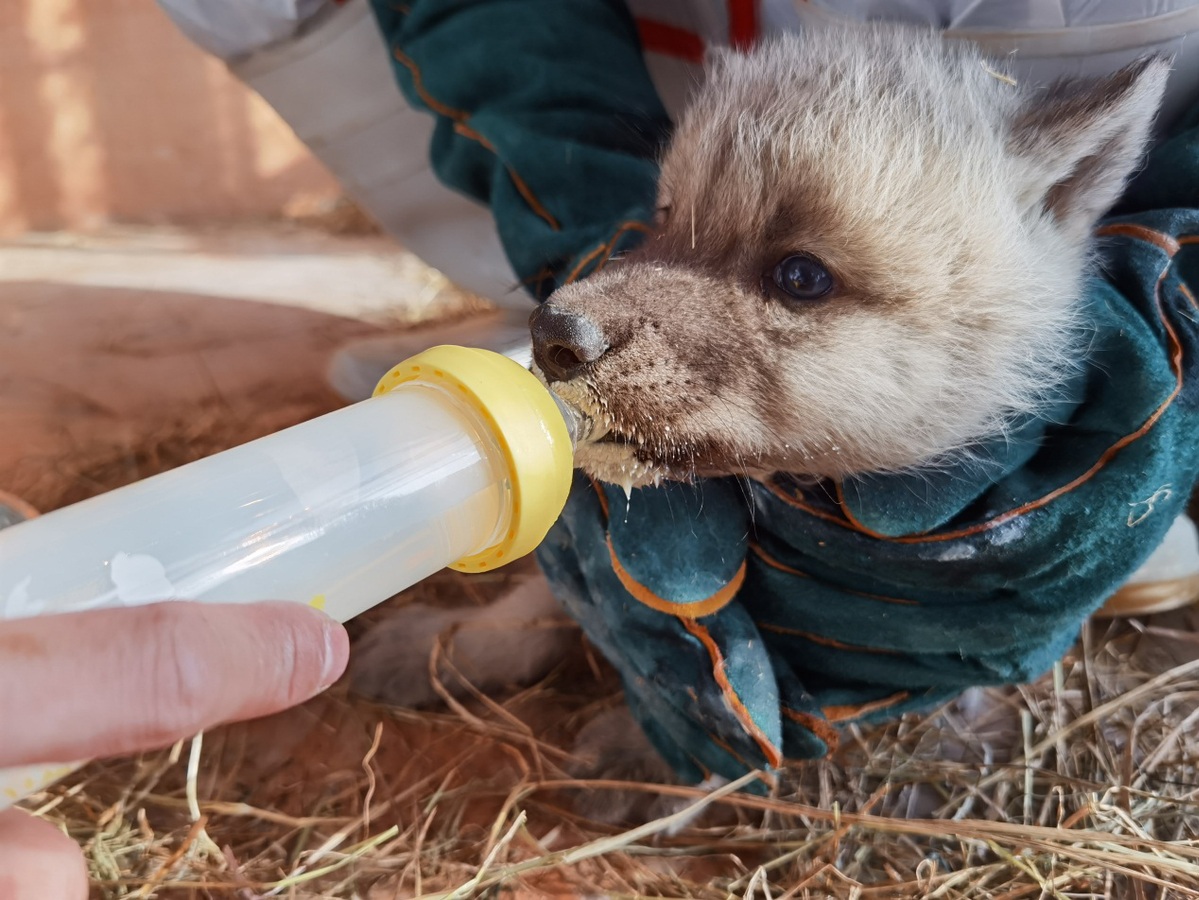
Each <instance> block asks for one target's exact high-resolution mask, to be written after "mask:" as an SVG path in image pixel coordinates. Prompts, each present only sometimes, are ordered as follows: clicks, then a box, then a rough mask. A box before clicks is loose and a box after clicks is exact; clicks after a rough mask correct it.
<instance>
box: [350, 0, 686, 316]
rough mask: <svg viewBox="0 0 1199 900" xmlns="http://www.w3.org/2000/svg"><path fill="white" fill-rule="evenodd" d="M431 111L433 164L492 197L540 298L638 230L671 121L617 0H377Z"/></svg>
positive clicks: (522, 271) (411, 95) (399, 59)
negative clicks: (406, 0) (396, 0)
mask: <svg viewBox="0 0 1199 900" xmlns="http://www.w3.org/2000/svg"><path fill="white" fill-rule="evenodd" d="M372 5H373V7H374V11H375V14H376V17H377V19H378V21H379V25H380V28H381V29H382V32H383V35H384V38H385V40H386V41H387V45H388V48H389V50H390V53H391V58H392V65H393V67H394V69H395V73H396V78H397V81H398V82H399V85H400V88H401V89H402V90H403V92H404V94H405V96H406V97H407V99H408V100H409V102H410V103H412V104H413V105H414V106H416V107H418V108H421V109H424V110H427V111H428V112H430V113H431V114H432V115H434V116H435V117H436V118H437V126H436V129H435V132H434V136H433V141H432V146H431V148H430V152H431V154H432V160H433V165H434V169H435V171H436V172H437V175H438V177H439V178H440V179H441V180H442V181H443V182H444V183H446V184H447V185H449V186H450V187H452V188H454V189H456V190H459V191H461V192H462V193H465V194H467V195H468V196H471V197H473V198H475V199H477V200H479V201H480V202H482V203H485V204H487V205H488V206H489V207H490V208H491V210H492V212H493V214H494V216H495V221H496V226H497V229H498V231H499V235H500V239H501V240H502V242H503V245H504V249H505V251H506V253H507V254H508V258H509V260H510V262H511V263H512V266H513V268H514V269H515V270H516V272H517V274H518V276H519V277H520V279H521V281H522V283H523V284H524V285H525V286H526V287H527V288H528V289H529V290H530V291H531V292H532V293H533V294H534V296H536V297H538V298H539V299H544V298H545V297H546V296H548V294H549V293H550V291H552V290H553V289H554V288H555V287H557V286H558V285H560V284H563V283H565V282H567V281H571V280H574V279H575V278H578V277H580V276H582V275H585V274H587V273H588V272H589V271H591V270H592V269H593V268H594V267H595V266H597V265H602V264H603V262H604V261H605V260H606V259H607V257H608V256H609V255H611V254H612V253H613V252H618V251H619V250H621V249H622V248H625V247H628V246H631V245H632V244H633V243H634V242H635V241H637V240H638V239H639V238H640V236H641V234H642V232H643V231H644V229H645V224H646V223H648V222H649V221H650V219H651V218H652V215H653V211H654V198H655V191H656V182H657V171H658V170H657V163H656V159H655V157H656V154H657V152H658V149H659V147H660V146H661V143H662V142H663V140H664V139H665V137H666V136H667V133H668V131H669V127H670V123H669V119H668V117H667V115H666V111H665V109H664V108H663V106H662V103H661V101H660V100H659V99H658V96H657V93H656V91H655V89H654V86H653V83H652V81H651V80H650V77H649V73H648V72H647V71H646V68H645V63H644V60H643V58H642V55H641V46H640V43H639V40H638V37H637V32H636V28H635V26H634V23H633V20H632V17H631V16H630V15H629V12H628V10H627V9H626V7H625V5H624V3H623V0H570V2H563V0H503V2H496V0H454V2H446V0H411V2H407V3H397V2H392V0H372Z"/></svg>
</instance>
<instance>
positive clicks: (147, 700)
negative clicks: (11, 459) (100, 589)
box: [0, 602, 349, 900]
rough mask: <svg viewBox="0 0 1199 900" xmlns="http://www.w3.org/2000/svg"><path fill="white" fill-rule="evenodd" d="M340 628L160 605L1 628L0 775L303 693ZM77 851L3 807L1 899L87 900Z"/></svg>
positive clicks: (330, 666)
mask: <svg viewBox="0 0 1199 900" xmlns="http://www.w3.org/2000/svg"><path fill="white" fill-rule="evenodd" d="M348 655H349V639H348V638H347V636H346V633H345V629H344V628H342V627H341V626H340V625H339V624H337V623H336V622H335V621H333V620H332V619H330V618H329V617H328V616H325V615H324V614H323V613H320V612H318V611H316V610H314V609H311V608H309V607H306V606H304V605H302V604H297V603H258V604H249V605H233V604H212V603H189V602H171V603H159V604H153V605H150V606H141V607H134V608H125V609H106V610H97V611H93V612H83V613H72V614H68V615H60V616H44V617H36V618H30V619H20V620H15V621H10V622H0V769H3V768H6V767H8V766H16V765H25V764H30V763H43V762H62V761H64V760H73V759H88V758H93V757H102V756H114V755H119V754H123V753H133V752H136V751H139V750H150V749H154V748H157V747H163V746H167V745H169V744H172V743H174V742H175V741H177V740H179V739H181V738H185V737H188V736H190V735H192V734H195V733H196V732H198V731H203V730H204V729H206V728H210V727H212V726H214V725H218V724H220V723H222V722H232V721H238V720H241V719H251V718H254V717H257V716H263V715H266V714H268V713H273V712H277V711H279V710H281V709H286V708H287V707H289V706H294V705H296V704H298V703H301V702H303V701H304V700H307V699H308V698H309V697H311V696H313V695H314V694H317V693H319V692H320V691H322V690H324V689H325V688H327V687H328V686H329V685H330V684H332V683H333V682H334V681H335V680H336V679H337V677H338V676H339V675H340V674H341V672H342V670H343V669H344V668H345V665H346V660H347V658H348ZM87 895H88V883H87V870H86V867H85V865H84V862H83V856H82V854H81V853H80V851H79V847H78V846H77V845H76V844H75V843H74V842H73V841H71V839H70V838H68V837H66V836H65V835H63V834H62V833H61V832H60V831H58V829H56V828H54V827H53V826H52V825H50V824H49V823H48V822H43V821H40V820H38V819H35V818H33V817H32V816H29V815H28V814H26V813H24V812H22V811H20V810H16V809H10V810H7V811H5V812H3V813H0V898H3V900H84V898H86V897H87Z"/></svg>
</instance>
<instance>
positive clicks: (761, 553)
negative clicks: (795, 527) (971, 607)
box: [749, 541, 921, 606]
mask: <svg viewBox="0 0 1199 900" xmlns="http://www.w3.org/2000/svg"><path fill="white" fill-rule="evenodd" d="M749 547H750V549H751V550H753V552H754V553H755V554H756V555H757V557H758V558H759V559H760V560H762V562H764V563H766V565H768V566H770V567H771V568H772V569H778V570H779V571H780V572H786V573H787V574H788V575H797V576H799V577H800V578H810V579H812V580H813V581H816V580H818V579H816V578H813V576H812V575H810V574H809V573H807V572H803V571H801V570H799V569H796V568H794V567H793V566H789V565H787V564H786V563H782V562H779V561H778V560H777V559H775V558H774V557H773V556H771V555H770V554H769V553H767V552H766V551H765V550H763V549H762V545H761V544H759V543H757V542H756V541H751V542H750V545H749ZM821 583H822V584H823V582H821ZM833 589H834V590H838V591H840V592H841V593H843V594H849V595H851V596H853V597H862V598H864V599H866V600H881V601H882V602H883V603H897V604H899V605H900V606H920V605H921V604H920V601H918V600H906V599H904V598H902V597H888V596H886V595H885V594H871V593H867V592H866V591H851V590H849V589H848V588H843V587H835V588H833Z"/></svg>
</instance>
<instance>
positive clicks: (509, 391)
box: [375, 346, 574, 572]
mask: <svg viewBox="0 0 1199 900" xmlns="http://www.w3.org/2000/svg"><path fill="white" fill-rule="evenodd" d="M412 381H423V382H425V383H427V384H436V385H440V386H441V387H443V388H445V389H446V390H448V391H450V392H451V393H452V394H454V395H456V396H457V397H459V398H460V399H462V400H463V401H464V402H466V403H467V404H468V405H469V406H470V407H471V408H472V409H473V410H474V411H475V412H476V413H478V414H479V416H480V417H481V418H482V419H483V421H485V422H486V423H487V424H488V425H489V426H490V427H491V430H492V433H493V434H494V436H495V440H496V443H497V444H499V446H500V449H501V450H502V452H503V456H504V462H505V464H506V466H507V469H508V480H509V483H510V485H511V489H512V515H511V519H510V520H509V523H508V532H507V534H506V535H505V536H504V537H503V538H502V539H501V540H500V541H499V542H498V543H496V544H495V545H494V546H492V547H488V548H487V549H486V550H483V551H482V552H480V553H476V554H474V555H472V556H468V557H466V558H465V559H461V560H459V561H458V562H456V563H453V564H452V565H451V566H450V568H451V569H457V570H458V571H459V572H486V571H489V570H491V569H495V568H498V567H500V566H502V565H504V564H506V563H509V562H512V560H514V559H519V558H520V557H522V556H524V555H526V554H527V553H531V552H532V551H533V550H534V549H535V548H536V547H537V545H538V544H540V543H541V541H542V539H543V538H544V537H545V535H546V532H548V531H549V530H550V527H551V526H552V525H553V524H554V522H556V521H557V519H558V516H559V514H561V512H562V507H564V506H565V505H566V495H567V494H568V493H569V492H570V482H571V477H572V472H573V469H574V449H573V447H572V446H571V440H570V432H569V430H568V429H567V427H566V422H565V421H564V420H563V418H562V413H561V411H560V410H559V409H558V405H557V404H556V403H555V402H554V398H553V396H552V395H551V394H550V392H549V391H548V390H547V389H546V387H545V386H544V385H543V384H542V383H541V382H540V381H538V380H537V377H536V376H535V375H533V373H532V372H530V371H529V370H528V369H526V368H524V367H523V366H521V365H520V364H519V363H517V362H514V361H513V360H511V359H509V358H508V357H506V356H501V355H500V354H499V353H493V352H492V351H490V350H479V349H475V348H471V347H451V346H444V347H433V348H431V349H429V350H426V351H425V352H424V353H418V354H417V355H416V356H413V357H412V358H411V359H408V360H405V361H404V362H402V363H400V364H399V365H398V366H396V367H395V368H394V369H392V370H391V371H390V372H388V373H387V374H386V375H384V376H383V377H382V378H381V379H380V380H379V384H378V386H377V387H376V388H375V396H378V395H379V394H385V393H387V392H388V391H390V390H392V389H393V388H395V387H398V386H399V385H401V384H406V383H408V382H412Z"/></svg>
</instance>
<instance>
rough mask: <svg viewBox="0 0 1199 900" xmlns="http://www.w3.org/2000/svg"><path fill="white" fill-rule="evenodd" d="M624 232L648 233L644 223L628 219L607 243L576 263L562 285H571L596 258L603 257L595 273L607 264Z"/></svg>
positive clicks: (647, 227)
mask: <svg viewBox="0 0 1199 900" xmlns="http://www.w3.org/2000/svg"><path fill="white" fill-rule="evenodd" d="M626 231H645V232H648V231H649V226H647V225H646V224H645V223H644V222H638V221H637V220H636V219H630V220H629V221H627V222H622V223H621V224H620V225H619V226H618V227H617V229H616V231H615V232H613V234H612V237H610V238H609V239H608V240H607V241H605V242H604V243H602V244H600V245H599V246H598V247H596V248H594V249H593V250H592V251H591V252H590V253H588V254H587V255H586V256H584V257H583V258H582V259H580V260H579V261H578V263H577V264H576V265H575V267H574V268H573V269H572V270H571V272H570V274H569V275H567V276H566V281H564V282H563V284H573V283H574V282H575V281H576V280H577V279H578V278H579V277H580V276H581V275H582V274H583V270H584V269H586V268H587V265H588V264H589V263H590V262H591V261H592V260H593V259H595V258H596V257H597V256H601V255H602V256H603V257H604V259H603V261H601V262H600V264H599V265H597V266H596V267H595V271H597V272H598V271H599V270H600V269H602V268H603V267H604V266H606V265H607V264H608V259H609V258H610V257H611V255H612V252H613V250H615V248H616V242H617V241H618V240H620V236H621V235H622V234H624V233H625V232H626Z"/></svg>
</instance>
